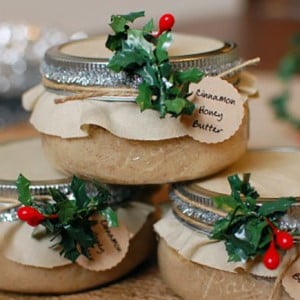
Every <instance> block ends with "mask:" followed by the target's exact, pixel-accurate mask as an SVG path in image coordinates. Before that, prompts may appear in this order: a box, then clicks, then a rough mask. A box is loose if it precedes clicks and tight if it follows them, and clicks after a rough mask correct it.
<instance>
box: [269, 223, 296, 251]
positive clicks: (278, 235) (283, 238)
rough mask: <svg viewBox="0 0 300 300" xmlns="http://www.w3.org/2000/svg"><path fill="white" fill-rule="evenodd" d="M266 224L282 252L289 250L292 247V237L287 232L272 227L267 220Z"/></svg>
mask: <svg viewBox="0 0 300 300" xmlns="http://www.w3.org/2000/svg"><path fill="white" fill-rule="evenodd" d="M267 222H268V224H269V225H270V227H271V228H272V231H273V232H274V234H275V240H276V244H277V245H278V246H279V247H280V248H281V249H282V250H288V249H291V248H292V247H293V245H294V238H293V236H292V235H291V234H290V233H289V232H287V231H282V230H279V229H278V228H276V227H275V226H274V224H273V223H272V222H271V221H270V220H268V219H267Z"/></svg>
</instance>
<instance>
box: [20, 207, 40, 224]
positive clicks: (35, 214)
mask: <svg viewBox="0 0 300 300" xmlns="http://www.w3.org/2000/svg"><path fill="white" fill-rule="evenodd" d="M17 215H18V217H19V219H20V220H21V221H25V222H27V223H28V225H30V226H37V225H39V224H40V223H41V222H43V221H44V220H45V216H44V215H42V214H41V213H40V212H39V211H38V210H37V209H35V208H34V207H31V206H22V207H20V208H19V209H18V211H17Z"/></svg>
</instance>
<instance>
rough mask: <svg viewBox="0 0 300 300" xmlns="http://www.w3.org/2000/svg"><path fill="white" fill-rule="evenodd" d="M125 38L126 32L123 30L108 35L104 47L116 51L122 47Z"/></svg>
mask: <svg viewBox="0 0 300 300" xmlns="http://www.w3.org/2000/svg"><path fill="white" fill-rule="evenodd" d="M126 38H127V34H126V33H124V32H119V33H117V34H116V35H109V36H108V37H107V40H106V42H105V46H106V48H108V49H110V50H111V51H118V50H120V49H122V43H123V40H125V39H126Z"/></svg>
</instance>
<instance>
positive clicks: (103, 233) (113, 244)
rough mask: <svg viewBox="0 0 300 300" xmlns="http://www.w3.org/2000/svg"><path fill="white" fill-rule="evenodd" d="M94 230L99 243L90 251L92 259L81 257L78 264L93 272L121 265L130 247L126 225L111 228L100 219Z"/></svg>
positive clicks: (120, 224) (77, 261)
mask: <svg viewBox="0 0 300 300" xmlns="http://www.w3.org/2000/svg"><path fill="white" fill-rule="evenodd" d="M97 221H98V223H97V224H96V225H95V226H93V230H94V232H95V233H96V235H97V239H98V241H99V244H98V245H95V247H94V248H91V249H90V254H91V257H92V259H88V258H86V257H85V256H83V255H81V256H79V257H78V259H77V260H76V263H77V264H79V265H80V266H81V267H83V268H85V269H88V270H91V271H104V270H108V269H111V268H113V267H114V266H116V265H117V264H119V263H120V262H121V261H122V260H123V258H124V257H125V255H126V253H127V251H128V247H129V239H130V237H129V232H128V230H127V228H126V226H125V225H124V224H122V223H121V222H119V226H118V227H109V226H108V224H107V222H106V220H105V219H103V218H101V217H99V218H98V219H97Z"/></svg>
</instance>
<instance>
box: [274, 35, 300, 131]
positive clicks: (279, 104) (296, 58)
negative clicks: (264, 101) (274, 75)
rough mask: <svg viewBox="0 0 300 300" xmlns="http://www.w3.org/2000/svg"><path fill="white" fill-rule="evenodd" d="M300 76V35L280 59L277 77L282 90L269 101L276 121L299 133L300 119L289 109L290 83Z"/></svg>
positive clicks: (296, 36) (293, 38)
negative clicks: (282, 122) (288, 125)
mask: <svg viewBox="0 0 300 300" xmlns="http://www.w3.org/2000/svg"><path fill="white" fill-rule="evenodd" d="M299 74H300V33H298V34H295V35H294V36H293V37H292V38H291V40H290V43H289V50H288V52H287V53H286V54H285V55H284V56H283V57H282V58H281V60H280V62H279V66H278V77H279V79H280V80H281V81H282V83H283V90H282V92H281V93H280V94H279V95H276V96H274V97H273V98H272V99H271V106H272V108H273V110H274V113H275V115H276V117H277V118H278V119H281V120H283V121H286V122H287V123H289V124H291V125H292V126H293V127H294V128H295V129H297V130H299V131H300V118H299V117H298V116H297V114H294V113H293V112H292V111H291V110H290V109H289V107H288V106H289V101H290V83H291V82H292V79H293V78H295V77H296V76H297V75H299Z"/></svg>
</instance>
